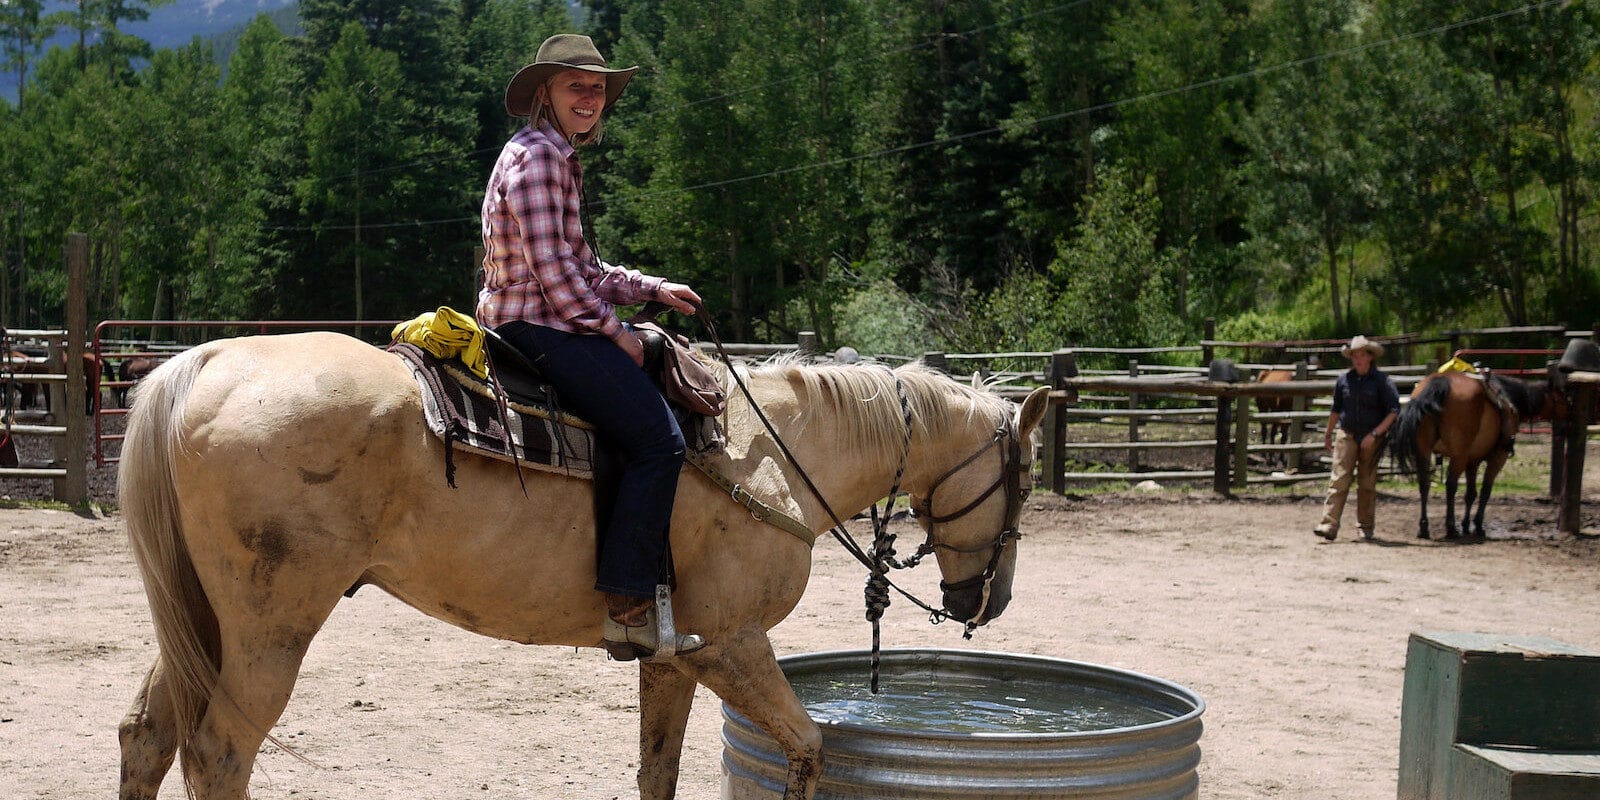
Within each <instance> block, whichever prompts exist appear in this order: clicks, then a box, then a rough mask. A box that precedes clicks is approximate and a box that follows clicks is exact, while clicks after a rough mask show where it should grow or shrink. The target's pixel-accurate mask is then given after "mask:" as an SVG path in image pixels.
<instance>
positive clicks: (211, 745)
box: [183, 593, 338, 800]
mask: <svg viewBox="0 0 1600 800" xmlns="http://www.w3.org/2000/svg"><path fill="white" fill-rule="evenodd" d="M334 597H336V598H337V597H338V595H337V593H336V594H335V595H334ZM279 600H280V602H291V600H290V598H287V597H284V598H280V599H279ZM332 607H333V604H332V603H331V602H330V603H328V605H327V608H326V609H318V611H320V612H321V613H318V614H313V615H309V616H298V618H288V619H281V618H280V619H261V618H259V617H250V616H235V617H232V619H234V620H237V621H245V620H248V622H247V623H245V624H235V625H233V626H229V625H227V624H226V623H224V624H223V626H222V631H221V633H222V671H221V674H220V675H219V676H218V678H217V684H216V690H215V691H214V692H213V693H212V697H211V702H210V703H209V704H208V705H207V707H206V713H205V716H204V717H203V718H202V719H201V720H200V727H199V729H198V730H196V731H195V734H194V736H193V737H192V738H191V739H190V740H189V744H188V746H187V747H186V748H184V754H183V773H184V778H185V779H186V780H187V781H188V783H189V786H190V787H191V789H192V791H193V794H194V797H195V798H197V800H246V797H247V794H246V792H247V789H248V788H249V784H250V771H251V769H252V768H254V766H255V762H256V753H257V751H258V750H259V749H260V748H261V742H262V741H263V740H265V739H266V737H267V734H268V732H269V731H270V730H271V728H272V726H273V725H274V724H276V723H277V721H278V717H279V716H280V715H281V714H283V709H284V707H285V706H287V705H288V704H289V694H290V692H291V691H293V689H294V682H295V678H296V677H297V676H298V675H299V672H300V661H301V659H303V658H304V657H305V654H306V649H307V648H308V647H310V645H311V637H312V636H314V635H315V634H316V632H317V630H318V629H319V628H321V627H322V622H323V620H324V619H326V618H327V612H329V611H331V610H332ZM219 617H221V615H219ZM223 618H226V617H223Z"/></svg>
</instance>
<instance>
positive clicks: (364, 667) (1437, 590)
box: [0, 452, 1600, 800]
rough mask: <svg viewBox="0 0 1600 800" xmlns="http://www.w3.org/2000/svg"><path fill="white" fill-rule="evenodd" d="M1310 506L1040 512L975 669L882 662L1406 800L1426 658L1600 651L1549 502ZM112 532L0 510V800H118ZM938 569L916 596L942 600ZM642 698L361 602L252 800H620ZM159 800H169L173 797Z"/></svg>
mask: <svg viewBox="0 0 1600 800" xmlns="http://www.w3.org/2000/svg"><path fill="white" fill-rule="evenodd" d="M1595 457H1596V453H1593V452H1591V455H1590V458H1591V463H1594V462H1593V459H1594V458H1595ZM1319 490H1320V487H1315V486H1307V487H1305V488H1303V489H1301V490H1299V491H1298V492H1297V493H1262V494H1259V495H1253V496H1251V497H1247V498H1245V499H1242V500H1231V501H1230V500H1221V499H1216V498H1213V497H1212V496H1210V495H1209V494H1208V493H1205V492H1192V493H1191V492H1178V491H1169V492H1164V493H1160V494H1154V495H1135V494H1113V495H1085V496H1075V497H1067V498H1062V497H1057V496H1054V495H1049V494H1043V493H1041V494H1039V495H1036V496H1035V498H1034V499H1033V500H1032V501H1030V503H1029V508H1028V510H1027V512H1026V514H1025V515H1024V517H1023V524H1024V531H1025V532H1026V535H1027V538H1025V539H1024V540H1023V542H1022V551H1021V552H1022V562H1021V566H1020V569H1019V574H1018V576H1017V580H1016V599H1015V601H1014V602H1013V603H1012V605H1011V608H1010V610H1008V611H1007V613H1006V614H1005V616H1003V617H1002V618H1001V619H999V620H998V621H996V622H995V623H994V624H992V625H991V626H989V627H988V628H986V629H984V630H982V631H980V632H979V633H978V634H977V636H976V638H975V639H974V640H973V641H972V642H970V643H968V642H963V641H962V640H961V638H960V629H959V627H958V626H956V625H954V624H945V625H942V626H939V627H930V626H928V625H927V624H926V623H925V621H924V620H923V618H922V615H921V614H919V613H916V612H915V610H914V609H913V608H911V607H910V606H909V605H908V604H906V603H905V602H903V601H897V602H896V603H895V605H894V606H893V607H892V608H891V609H890V611H889V614H888V617H887V619H886V621H885V626H884V639H885V644H886V646H895V647H950V648H960V647H971V648H981V649H990V650H1001V651H1013V652H1024V653H1037V654H1043V655H1049V656H1054V657H1061V658H1069V659H1077V660H1083V661H1090V662H1096V663H1101V664H1107V665H1112V666H1116V667H1121V668H1126V669H1132V670H1137V671H1140V672H1145V673H1149V674H1153V675H1157V676H1160V677H1163V678H1167V679H1169V680H1172V681H1176V682H1178V683H1182V684H1185V685H1187V686H1189V687H1191V688H1193V689H1195V690H1196V691H1198V692H1199V693H1200V694H1201V695H1202V696H1203V697H1204V698H1205V699H1206V701H1207V703H1208V704H1209V706H1208V708H1207V710H1206V713H1205V723H1206V731H1205V734H1204V736H1203V738H1202V739H1201V745H1202V748H1203V749H1204V760H1203V762H1202V764H1201V767H1200V773H1201V792H1202V795H1203V796H1204V797H1207V798H1213V799H1214V800H1246V799H1247V798H1248V799H1249V800H1256V799H1257V798H1272V797H1275V798H1293V799H1294V800H1324V799H1325V798H1338V799H1339V800H1379V799H1380V798H1382V799H1383V800H1387V799H1388V798H1392V797H1394V794H1395V776H1396V768H1397V763H1398V741H1399V736H1400V700H1401V686H1402V677H1403V667H1404V663H1405V651H1406V639H1407V636H1408V635H1409V634H1410V633H1412V632H1413V631H1425V630H1471V631H1483V632H1496V633H1514V634H1538V635H1543V636H1550V637H1554V638H1556V639H1561V640H1565V641H1568V642H1571V643H1574V644H1577V645H1582V646H1587V647H1590V648H1595V649H1600V616H1597V615H1595V614H1593V613H1592V611H1591V610H1592V608H1593V606H1594V601H1595V598H1596V597H1600V542H1597V541H1593V540H1574V539H1570V538H1556V537H1554V524H1553V519H1554V506H1552V505H1551V504H1550V503H1549V502H1548V501H1544V500H1541V499H1539V498H1537V497H1535V496H1533V495H1531V494H1523V495H1521V496H1519V497H1513V498H1509V499H1508V500H1506V501H1504V502H1497V503H1496V504H1495V505H1494V506H1493V507H1492V508H1491V511H1490V538H1489V540H1488V541H1486V542H1482V543H1479V544H1468V545H1457V544H1443V543H1438V542H1419V541H1417V540H1416V539H1414V538H1413V536H1412V531H1413V530H1414V525H1415V514H1416V503H1415V500H1414V498H1413V497H1411V496H1410V495H1408V494H1407V495H1402V494H1399V493H1398V490H1396V491H1395V492H1394V493H1387V494H1386V495H1385V497H1384V499H1383V501H1382V503H1381V505H1380V507H1379V537H1380V538H1379V540H1378V541H1377V542H1375V543H1370V544H1368V543H1359V542H1356V541H1352V540H1351V538H1349V537H1348V536H1346V537H1342V538H1340V539H1339V540H1338V541H1336V542H1334V543H1331V544H1329V543H1324V542H1322V541H1321V540H1320V539H1316V538H1314V537H1313V536H1312V535H1311V533H1310V529H1311V527H1312V525H1313V524H1314V523H1315V522H1316V519H1317V516H1318V512H1319V502H1320V497H1319V496H1318V494H1319ZM1597 503H1600V496H1592V497H1591V498H1590V502H1589V508H1590V511H1589V515H1590V519H1589V524H1590V526H1591V527H1592V526H1593V525H1594V522H1595V519H1594V517H1595V516H1597V515H1600V511H1597V510H1596V509H1600V505H1597ZM1348 513H1351V514H1353V513H1354V509H1353V503H1352V508H1351V509H1350V511H1349V512H1348ZM1440 515H1442V510H1441V511H1439V512H1436V516H1435V520H1436V524H1437V520H1438V519H1439V518H1440ZM119 523H120V521H119V520H118V519H117V518H116V517H115V516H114V515H112V516H98V515H87V514H85V515H80V514H76V513H73V512H69V511H49V510H39V509H12V510H0V620H3V625H0V797H6V798H11V797H35V798H49V799H50V800H68V799H69V798H70V799H72V800H76V798H82V797H113V796H115V793H116V784H117V771H118V754H117V737H116V725H117V722H118V720H119V719H120V718H121V716H122V714H123V712H124V710H125V709H126V707H127V706H128V704H129V702H130V701H131V699H132V697H133V694H134V691H135V689H136V688H137V685H138V682H139V680H140V678H141V677H142V675H143V673H144V671H145V669H146V668H147V667H148V666H149V664H150V661H151V659H152V658H153V657H154V656H155V648H154V645H153V641H152V640H153V635H152V631H151V629H150V627H149V621H148V614H147V611H146V608H145V601H144V595H143V593H142V591H141V589H140V586H139V583H138V579H137V576H136V575H135V572H134V568H133V566H132V562H131V559H130V557H129V555H128V553H127V551H126V548H125V545H124V543H123V540H122V533H121V530H120V527H119ZM1350 530H1352V531H1353V526H1350ZM911 534H912V529H911V528H910V526H909V525H907V526H906V527H905V528H903V529H902V535H903V536H905V537H910V536H911ZM773 535H774V536H780V535H782V534H779V533H774V534H773ZM907 547H908V548H909V545H908V546H907ZM932 569H933V568H932V567H924V568H923V569H922V570H919V571H918V573H920V574H913V575H912V577H911V579H910V580H909V582H908V583H909V585H910V586H911V587H913V588H914V589H921V590H923V591H927V592H928V593H930V594H931V593H932V591H931V590H932V587H933V584H934V582H935V581H936V580H937V576H936V575H935V574H934V572H933V571H932ZM862 581H863V573H862V570H861V569H860V568H859V567H857V565H856V564H855V563H854V562H853V561H851V560H850V559H849V558H848V556H846V555H845V553H844V552H843V551H842V550H841V549H840V548H839V547H838V546H837V545H836V544H834V543H833V542H832V541H831V540H830V539H827V538H824V539H823V540H821V542H819V545H818V548H817V556H816V566H815V572H814V577H813V581H812V586H811V588H810V590H809V591H808V593H807V595H806V597H805V600H804V601H803V602H802V603H801V605H800V607H799V608H798V609H797V610H796V612H795V613H794V614H793V615H792V616H791V617H790V618H789V619H788V620H787V621H785V622H784V623H783V624H782V625H780V626H779V627H778V628H777V629H776V630H774V632H773V640H774V641H775V643H776V645H777V648H778V650H779V651H780V653H784V654H787V653H799V652H805V651H813V650H826V649H840V648H862V647H866V646H867V645H868V644H869V639H868V627H867V625H866V623H865V622H863V621H862V619H861V613H862V612H861V586H862ZM635 676H636V668H634V667H632V666H627V665H622V664H614V663H607V662H606V661H605V660H604V657H603V656H602V655H601V654H600V652H599V651H595V650H586V651H580V652H574V651H573V650H570V649H560V648H530V647H522V646H518V645H512V644H507V643H502V642H498V641H493V640H490V639H485V638H481V637H478V636H475V635H473V634H469V633H467V632H465V631H462V630H459V629H456V628H452V627H449V626H447V625H445V624H443V623H440V622H436V621H434V620H431V619H429V618H426V617H423V616H421V615H420V614H417V613H416V612H413V611H411V610H410V609H408V608H406V607H404V606H402V605H401V604H400V603H398V602H397V601H395V600H394V599H392V598H390V597H388V596H386V595H385V594H383V593H382V592H381V591H377V590H374V589H371V588H368V589H364V590H362V591H361V592H360V593H358V594H357V595H356V597H355V598H353V599H350V600H347V601H345V602H344V603H343V604H342V605H341V606H340V607H339V609H338V610H337V611H336V612H335V613H334V615H333V618H332V619H331V620H330V622H329V624H328V625H327V627H326V628H325V629H324V631H323V633H322V635H321V636H320V637H319V638H318V639H317V641H316V642H315V643H314V644H313V646H312V648H311V652H310V655H309V656H308V658H307V660H306V663H305V666H304V670H303V672H302V675H301V678H300V682H299V685H298V688H297V690H296V693H295V695H294V698H293V701H292V702H291V703H290V705H289V708H288V710H287V712H286V713H285V714H284V715H283V718H282V720H281V721H280V722H279V724H278V726H277V728H276V729H275V731H276V733H277V735H278V736H279V737H281V738H282V739H283V740H284V741H286V742H288V743H289V744H290V745H291V746H292V747H294V748H295V749H297V750H298V751H299V752H300V753H301V754H302V755H304V756H305V757H306V758H307V759H309V760H310V761H312V762H314V764H315V765H312V764H308V763H305V762H302V761H299V760H296V759H294V758H293V757H291V756H289V755H287V754H285V753H283V752H281V751H278V750H277V749H276V748H271V747H269V748H268V749H267V752H265V753H264V754H263V755H262V757H261V758H260V760H259V762H258V764H257V767H256V772H255V776H254V780H253V782H252V786H253V795H254V797H256V798H261V799H263V800H265V799H270V798H289V797H294V798H329V799H330V800H332V799H333V798H405V797H428V798H437V799H438V800H446V799H449V798H550V797H575V798H612V797H623V798H626V797H631V796H634V792H635V790H634V788H633V771H634V769H635V768H636V765H637V757H636V755H635V751H636V745H635V730H636V728H635V725H636V720H635V713H636V706H635V701H634V683H635ZM863 677H864V676H863ZM719 724H720V716H719V706H718V703H717V702H716V701H715V698H713V697H712V696H711V695H709V694H707V693H705V692H704V691H702V694H701V696H700V697H699V699H698V700H697V703H696V707H695V711H694V714H693V717H692V719H691V724H690V730H689V734H688V745H687V747H686V752H685V756H684V765H685V769H684V772H683V776H682V780H681V784H680V792H679V796H680V797H683V798H689V799H690V800H704V799H706V798H715V797H717V795H718V764H719V757H720V752H721V744H720V741H719V738H718V728H719ZM164 796H168V797H174V798H176V797H181V796H182V791H181V788H179V787H178V786H177V783H176V780H175V777H174V776H169V780H168V783H167V787H166V789H165V791H164Z"/></svg>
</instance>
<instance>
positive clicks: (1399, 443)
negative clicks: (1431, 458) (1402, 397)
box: [1389, 377, 1450, 475]
mask: <svg viewBox="0 0 1600 800" xmlns="http://www.w3.org/2000/svg"><path fill="white" fill-rule="evenodd" d="M1449 397H1450V381H1448V380H1446V379H1444V378H1442V377H1441V378H1437V379H1435V380H1430V381H1427V382H1425V383H1424V384H1423V385H1422V391H1420V392H1417V393H1416V395H1414V396H1413V397H1412V398H1411V402H1409V403H1406V404H1405V405H1403V406H1401V407H1400V416H1399V417H1397V418H1396V419H1395V421H1394V429H1393V430H1391V431H1390V432H1389V455H1390V456H1391V457H1393V458H1394V463H1395V466H1396V467H1398V468H1399V469H1400V471H1401V472H1402V473H1404V474H1407V475H1411V474H1414V473H1415V472H1416V471H1417V459H1418V458H1419V457H1423V456H1421V455H1420V454H1419V453H1418V452H1417V434H1419V433H1421V432H1422V423H1423V420H1425V419H1428V418H1432V419H1434V420H1435V421H1437V420H1438V419H1439V415H1440V414H1442V413H1444V401H1445V400H1446V399H1448V398H1449Z"/></svg>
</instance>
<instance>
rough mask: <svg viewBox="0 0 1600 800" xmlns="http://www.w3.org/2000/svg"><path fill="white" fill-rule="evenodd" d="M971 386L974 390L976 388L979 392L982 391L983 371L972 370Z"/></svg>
mask: <svg viewBox="0 0 1600 800" xmlns="http://www.w3.org/2000/svg"><path fill="white" fill-rule="evenodd" d="M972 388H973V389H976V390H978V391H980V392H981V391H983V373H982V372H979V371H977V370H973V371H972Z"/></svg>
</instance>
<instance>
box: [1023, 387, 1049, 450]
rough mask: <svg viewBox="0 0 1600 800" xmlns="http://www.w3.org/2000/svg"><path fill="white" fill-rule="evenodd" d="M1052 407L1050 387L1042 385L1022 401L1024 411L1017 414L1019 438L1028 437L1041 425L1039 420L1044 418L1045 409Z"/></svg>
mask: <svg viewBox="0 0 1600 800" xmlns="http://www.w3.org/2000/svg"><path fill="white" fill-rule="evenodd" d="M1049 407H1050V387H1048V386H1041V387H1039V388H1037V389H1034V390H1033V392H1032V393H1031V394H1029V395H1028V399H1026V400H1024V401H1022V411H1020V412H1018V414H1017V438H1019V439H1026V438H1028V434H1031V433H1033V429H1034V428H1037V427H1039V421H1040V420H1042V419H1044V412H1045V409H1047V408H1049Z"/></svg>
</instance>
